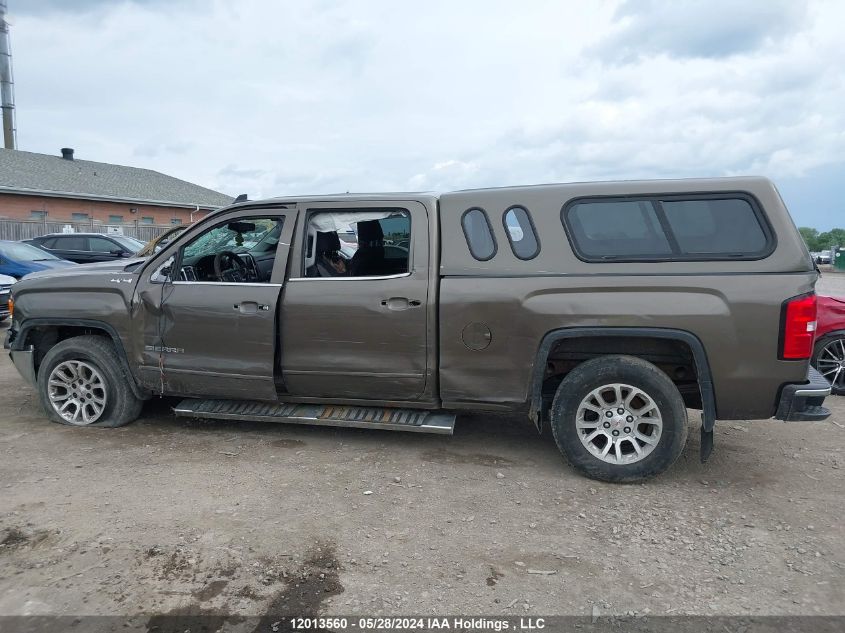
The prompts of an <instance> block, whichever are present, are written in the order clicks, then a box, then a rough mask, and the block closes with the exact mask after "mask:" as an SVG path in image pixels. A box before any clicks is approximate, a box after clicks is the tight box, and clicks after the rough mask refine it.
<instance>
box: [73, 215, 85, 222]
mask: <svg viewBox="0 0 845 633" xmlns="http://www.w3.org/2000/svg"><path fill="white" fill-rule="evenodd" d="M70 217H71V219H73V221H74V222H85V220H87V219H88V214H87V213H72V214H71V216H70Z"/></svg>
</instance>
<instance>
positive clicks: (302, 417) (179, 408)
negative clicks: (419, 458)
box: [173, 398, 455, 435]
mask: <svg viewBox="0 0 845 633" xmlns="http://www.w3.org/2000/svg"><path fill="white" fill-rule="evenodd" d="M173 412H174V413H175V414H176V415H177V416H179V417H185V418H202V419H209V420H244V421H249V422H282V423H286V424H316V425H320V426H346V427H353V428H358V429H384V430H388V431H411V432H416V433H441V434H445V435H451V434H452V431H453V430H454V428H455V414H454V413H447V412H444V411H426V410H423V409H391V408H386V407H355V406H345V405H340V406H339V405H323V404H290V403H288V404H274V403H267V402H251V401H249V400H198V399H194V398H188V399H186V400H182V402H180V403H179V404H178V405H176V407H175V408H174V409H173Z"/></svg>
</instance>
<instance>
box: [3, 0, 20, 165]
mask: <svg viewBox="0 0 845 633" xmlns="http://www.w3.org/2000/svg"><path fill="white" fill-rule="evenodd" d="M0 108H2V110H3V146H4V147H5V148H6V149H15V148H16V147H17V130H16V129H15V82H14V80H13V79H12V46H11V44H10V43H9V23H8V22H6V0H0Z"/></svg>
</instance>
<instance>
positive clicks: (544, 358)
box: [529, 327, 716, 453]
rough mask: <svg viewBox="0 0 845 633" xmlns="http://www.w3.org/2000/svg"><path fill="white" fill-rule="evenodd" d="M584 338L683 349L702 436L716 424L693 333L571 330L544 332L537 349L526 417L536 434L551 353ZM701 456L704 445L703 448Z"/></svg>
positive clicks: (705, 366)
mask: <svg viewBox="0 0 845 633" xmlns="http://www.w3.org/2000/svg"><path fill="white" fill-rule="evenodd" d="M586 338H593V339H607V338H618V339H623V338H629V339H640V340H642V341H647V340H648V339H651V340H656V341H676V342H679V343H682V344H684V345H686V346H687V347H688V348H689V350H690V352H691V354H692V359H693V363H694V368H695V374H696V382H697V383H698V388H699V391H700V393H701V409H702V432H706V433H710V432H712V430H713V427H714V426H715V423H716V395H715V391H714V388H713V377H712V374H711V371H710V363H709V361H708V360H707V353H706V351H705V349H704V345H703V344H702V343H701V340H700V339H699V338H698V337H697V336H695V335H694V334H693V333H692V332H688V331H686V330H677V329H672V328H644V327H572V328H560V329H556V330H551V331H550V332H547V333H546V335H545V336H544V337H543V339H542V340H541V341H540V345H539V347H538V349H537V353H536V356H535V360H534V366H533V369H532V375H531V382H530V385H529V388H530V401H529V404H530V408H529V417H530V418H531V420H532V421H533V422H534V424H535V425H536V426H537V429H538V430H539V431H542V425H543V412H544V407H543V383H544V379H545V377H546V369H547V365H548V361H549V358H550V354H551V352H552V350H553V349H554V348H555V346H556V345H558V344H560V343H562V342H565V341H571V340H573V339H586ZM599 355H604V354H599ZM703 452H704V445H702V453H703Z"/></svg>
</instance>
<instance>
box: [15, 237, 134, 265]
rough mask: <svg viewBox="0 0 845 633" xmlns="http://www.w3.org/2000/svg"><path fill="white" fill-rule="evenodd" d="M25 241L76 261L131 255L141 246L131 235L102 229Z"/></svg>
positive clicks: (79, 262) (85, 262)
mask: <svg viewBox="0 0 845 633" xmlns="http://www.w3.org/2000/svg"><path fill="white" fill-rule="evenodd" d="M26 241H27V242H29V243H32V244H35V245H37V246H39V247H40V248H43V249H44V250H46V251H47V252H48V253H51V254H53V255H55V256H56V257H61V258H62V259H66V260H68V261H71V262H76V263H77V264H90V263H91V262H107V261H111V260H114V259H120V258H121V257H132V256H133V255H135V253H137V252H138V251H139V250H140V249H142V248H143V247H144V243H143V242H142V241H141V240H136V239H135V238H134V237H127V236H124V235H112V234H105V233H51V234H49V235H42V236H41V237H34V238H32V239H31V240H26Z"/></svg>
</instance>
